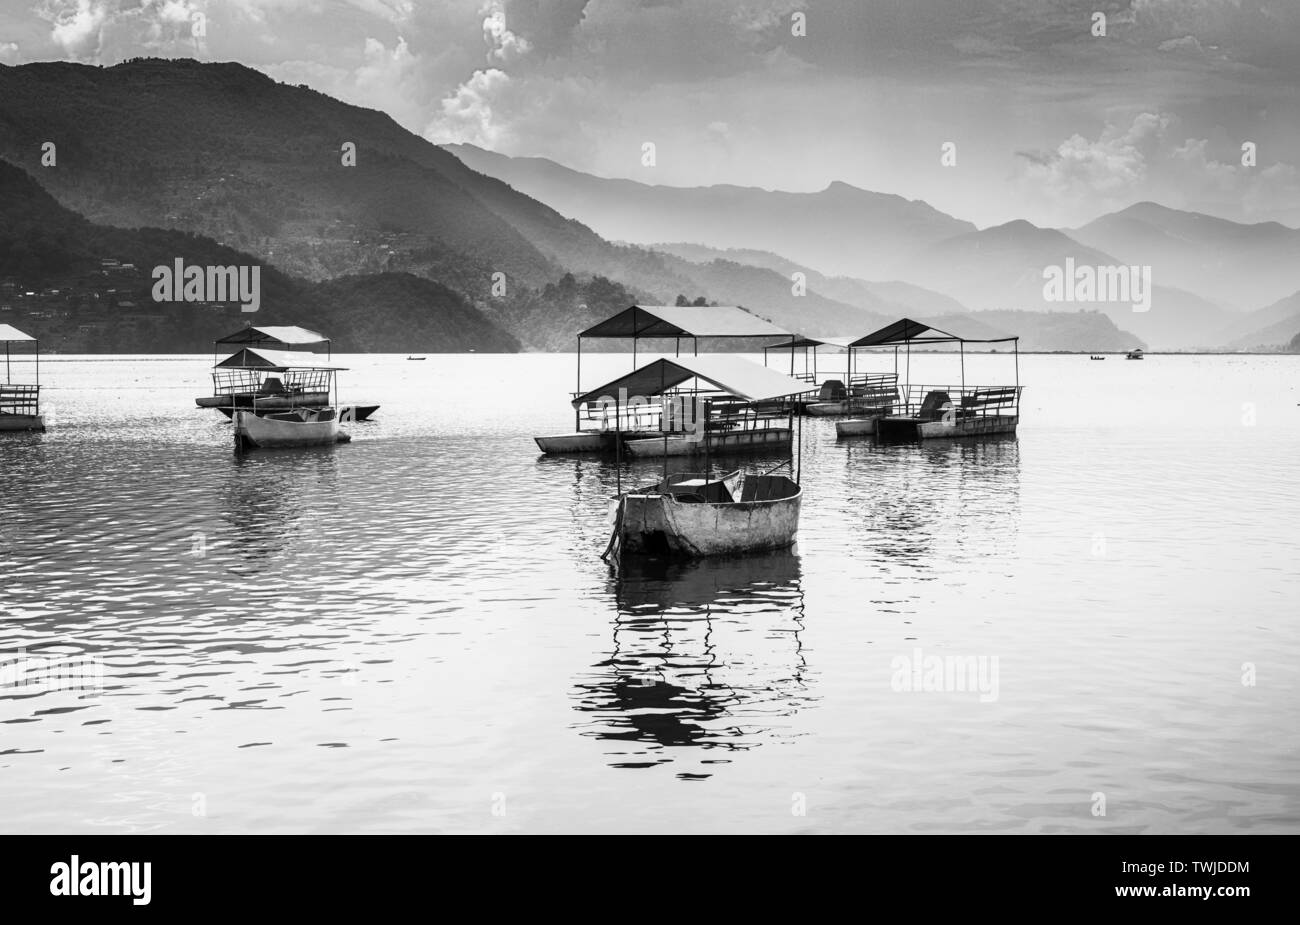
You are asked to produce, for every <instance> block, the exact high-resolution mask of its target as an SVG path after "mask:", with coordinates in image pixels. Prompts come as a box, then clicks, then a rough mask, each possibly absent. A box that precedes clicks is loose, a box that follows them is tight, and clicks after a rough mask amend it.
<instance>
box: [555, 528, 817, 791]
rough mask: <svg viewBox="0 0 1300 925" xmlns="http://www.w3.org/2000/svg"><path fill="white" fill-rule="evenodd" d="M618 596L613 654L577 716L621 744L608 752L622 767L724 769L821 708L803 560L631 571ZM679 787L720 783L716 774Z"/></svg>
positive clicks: (629, 564) (619, 582) (759, 559)
mask: <svg viewBox="0 0 1300 925" xmlns="http://www.w3.org/2000/svg"><path fill="white" fill-rule="evenodd" d="M609 591H610V593H611V595H612V596H613V598H614V602H615V605H616V611H617V617H616V618H615V621H614V624H613V627H612V632H613V650H612V652H611V653H610V656H609V657H608V658H607V659H604V660H602V661H600V662H598V663H596V664H595V665H594V666H592V668H593V670H592V672H591V673H590V674H589V675H587V676H584V677H583V678H582V679H581V680H580V681H579V682H578V683H577V684H576V685H575V688H576V690H575V696H576V698H577V700H578V702H577V704H576V705H575V708H576V709H577V710H579V711H580V712H582V713H584V714H586V716H585V717H584V719H583V720H582V721H581V722H580V723H579V724H578V728H579V729H580V731H581V734H582V735H586V736H592V737H594V738H597V739H600V740H602V741H604V742H607V743H617V745H615V746H613V747H611V748H610V749H609V750H608V751H607V757H608V763H609V764H610V766H611V767H619V768H646V767H654V766H656V765H661V764H667V763H671V762H681V761H686V760H694V761H696V762H698V764H699V765H701V766H707V765H710V764H717V763H724V762H726V761H727V760H729V759H728V758H727V757H726V756H725V753H734V752H740V751H746V750H748V749H752V748H755V747H757V746H758V745H760V744H763V743H764V742H768V741H771V740H773V739H776V738H780V736H781V735H782V734H783V727H784V726H785V725H786V723H787V722H788V718H789V717H790V716H792V715H793V714H794V713H795V712H797V711H798V710H799V709H800V708H801V707H802V706H803V705H805V704H806V703H807V702H808V701H810V700H811V699H812V697H811V695H810V693H809V690H808V682H807V681H806V678H805V675H806V673H807V671H808V669H807V665H806V662H805V659H804V654H803V650H802V645H801V643H800V639H799V635H800V632H801V631H802V629H803V609H804V602H803V590H802V587H801V574H800V567H799V557H798V555H796V554H795V553H794V552H792V551H791V550H783V551H780V552H774V553H770V554H766V555H756V556H746V557H743V558H736V559H701V560H695V561H686V562H682V561H669V560H643V561H632V560H628V561H625V562H624V563H623V566H622V568H621V569H620V570H619V572H618V574H617V576H616V577H614V578H612V579H611V581H610V587H609ZM682 749H691V751H690V752H689V753H685V752H683V751H681V750H682ZM696 749H700V750H702V751H699V752H697V751H695V750H696ZM710 753H713V754H710ZM679 776H682V777H688V778H702V777H708V776H710V775H709V773H708V771H707V768H706V769H704V770H703V771H697V772H696V773H687V772H682V773H680V774H679Z"/></svg>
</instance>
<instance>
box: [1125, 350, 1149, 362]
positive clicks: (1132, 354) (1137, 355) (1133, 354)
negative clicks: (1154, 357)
mask: <svg viewBox="0 0 1300 925" xmlns="http://www.w3.org/2000/svg"><path fill="white" fill-rule="evenodd" d="M1144 355H1145V354H1143V353H1142V348H1141V347H1134V348H1133V349H1132V350H1130V351H1129V352H1128V354H1127V355H1126V356H1125V357H1124V359H1126V360H1140V359H1142V358H1143V356H1144Z"/></svg>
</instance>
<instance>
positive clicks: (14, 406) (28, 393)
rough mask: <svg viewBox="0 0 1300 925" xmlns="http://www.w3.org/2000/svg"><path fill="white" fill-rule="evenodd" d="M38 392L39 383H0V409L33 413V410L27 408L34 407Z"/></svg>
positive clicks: (18, 412) (19, 412)
mask: <svg viewBox="0 0 1300 925" xmlns="http://www.w3.org/2000/svg"><path fill="white" fill-rule="evenodd" d="M40 393H41V387H40V386H39V385H12V384H10V385H0V409H4V410H6V411H9V412H11V413H16V414H34V413H35V411H31V410H27V409H33V408H35V407H36V400H37V399H38V398H39V397H40ZM18 409H23V410H18Z"/></svg>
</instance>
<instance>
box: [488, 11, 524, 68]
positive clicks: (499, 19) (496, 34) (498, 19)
mask: <svg viewBox="0 0 1300 925" xmlns="http://www.w3.org/2000/svg"><path fill="white" fill-rule="evenodd" d="M479 12H480V13H481V14H482V15H483V17H484V19H483V40H484V41H485V42H487V44H488V58H489V60H492V61H501V62H505V61H511V60H514V59H515V58H518V57H520V56H522V55H525V54H527V53H528V50H529V48H530V47H531V46H530V45H529V44H528V40H527V39H524V38H521V37H519V36H517V35H515V34H514V33H513V32H511V31H510V29H509V28H507V26H506V11H505V7H504V6H503V5H502V3H501V0H488V2H487V3H485V4H484V5H483V7H482V8H481V9H480V10H479Z"/></svg>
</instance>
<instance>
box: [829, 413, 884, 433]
mask: <svg viewBox="0 0 1300 925" xmlns="http://www.w3.org/2000/svg"><path fill="white" fill-rule="evenodd" d="M878 420H879V418H856V419H854V420H852V421H836V422H835V436H837V437H872V436H875V433H876V421H878Z"/></svg>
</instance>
